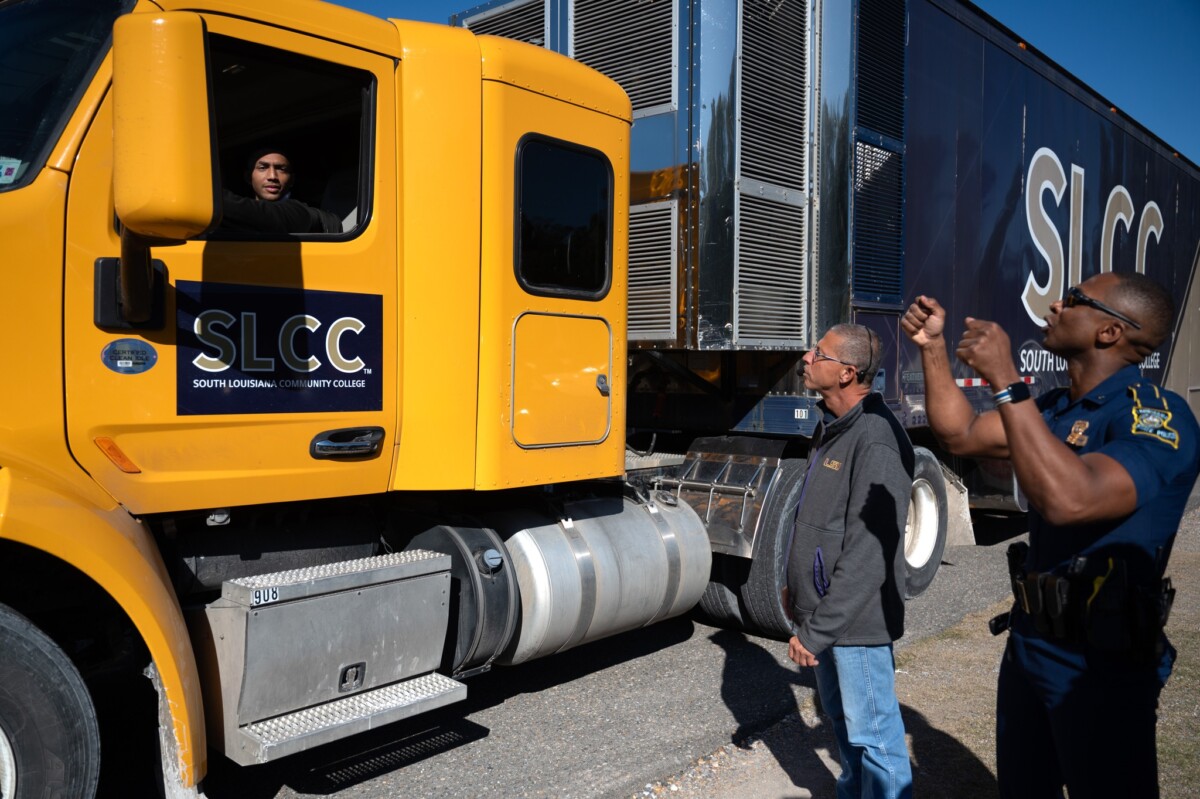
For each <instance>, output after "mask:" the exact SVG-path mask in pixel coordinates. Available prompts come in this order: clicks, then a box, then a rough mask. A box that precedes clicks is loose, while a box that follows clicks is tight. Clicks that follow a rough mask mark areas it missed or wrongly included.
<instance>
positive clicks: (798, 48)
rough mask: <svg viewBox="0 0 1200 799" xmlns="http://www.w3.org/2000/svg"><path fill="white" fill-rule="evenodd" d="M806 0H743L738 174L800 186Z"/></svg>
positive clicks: (805, 104)
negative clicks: (740, 125) (740, 128)
mask: <svg viewBox="0 0 1200 799" xmlns="http://www.w3.org/2000/svg"><path fill="white" fill-rule="evenodd" d="M806 11H807V1H806V0H770V2H768V1H767V0H745V2H744V3H743V12H742V72H741V95H740V98H741V103H742V113H741V122H742V130H741V134H742V135H741V174H742V175H743V176H745V177H750V178H754V179H756V180H761V181H762V182H764V183H770V184H772V185H775V186H782V187H785V188H792V189H796V188H803V187H804V185H805V179H804V173H805V169H804V140H805V121H806V117H807V114H808V104H807V96H806V92H805V87H806V86H807V84H808V81H807V70H808V52H807V50H808V45H807V43H808V32H807V18H806Z"/></svg>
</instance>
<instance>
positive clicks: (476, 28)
mask: <svg viewBox="0 0 1200 799" xmlns="http://www.w3.org/2000/svg"><path fill="white" fill-rule="evenodd" d="M546 3H547V0H515V2H512V3H505V4H504V5H501V6H496V7H495V8H489V9H488V10H487V11H484V12H482V13H480V14H476V15H475V16H472V17H465V18H463V21H462V24H463V27H464V28H468V29H469V30H471V31H472V32H473V33H484V34H490V35H492V36H503V37H505V38H506V39H516V40H517V41H521V42H529V43H530V44H536V45H538V46H539V47H546V46H547V43H546V42H547V36H546V24H547V23H546V20H547V19H548V18H549V16H548V15H547V13H546V10H547V9H546Z"/></svg>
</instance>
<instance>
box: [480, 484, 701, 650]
mask: <svg viewBox="0 0 1200 799" xmlns="http://www.w3.org/2000/svg"><path fill="white" fill-rule="evenodd" d="M561 511H562V512H561V514H559V518H557V519H553V518H548V517H546V516H541V515H539V514H534V513H532V512H524V511H519V512H510V513H507V514H504V515H503V516H502V517H501V518H499V519H494V520H493V521H494V522H496V524H497V529H498V531H499V532H500V533H501V536H502V537H503V538H504V539H505V542H504V543H505V547H506V549H507V550H508V553H509V555H510V557H511V559H512V564H513V568H514V570H515V572H516V575H517V583H518V585H519V587H520V596H521V599H520V602H521V609H520V623H519V627H518V630H517V633H516V635H514V636H513V639H512V641H511V642H510V643H509V645H508V647H507V648H506V649H505V650H504V652H503V653H502V654H501V656H500V657H499V658H498V659H497V662H500V663H505V664H513V663H522V662H524V661H526V660H532V659H533V658H537V657H543V656H545V655H550V654H553V653H555V652H561V651H563V650H565V649H570V648H571V647H573V646H576V645H578V644H582V643H585V642H587V641H594V640H596V639H598V638H603V637H605V636H608V635H613V634H615V633H619V632H624V631H626V630H632V629H635V628H638V627H644V626H646V625H647V624H651V623H653V622H656V621H660V620H662V619H666V618H670V617H672V616H678V615H680V614H682V613H685V612H686V611H688V610H690V609H691V608H692V606H694V605H695V604H696V603H697V602H698V601H699V599H700V596H701V594H703V593H704V588H705V586H706V585H707V584H708V580H709V572H710V570H711V566H712V552H711V549H710V547H709V541H708V534H707V533H706V532H705V529H704V524H703V522H701V521H700V518H699V517H698V516H697V515H696V513H695V511H693V510H692V509H691V508H690V507H688V506H687V505H686V504H680V503H676V502H675V499H674V497H672V496H670V495H668V494H656V495H655V496H654V497H652V498H651V500H650V501H648V502H636V501H634V500H632V499H630V498H628V497H621V498H618V497H611V498H590V499H583V500H579V501H575V502H567V503H564V504H563V506H562V508H561Z"/></svg>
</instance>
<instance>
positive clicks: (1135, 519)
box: [1027, 365, 1200, 585]
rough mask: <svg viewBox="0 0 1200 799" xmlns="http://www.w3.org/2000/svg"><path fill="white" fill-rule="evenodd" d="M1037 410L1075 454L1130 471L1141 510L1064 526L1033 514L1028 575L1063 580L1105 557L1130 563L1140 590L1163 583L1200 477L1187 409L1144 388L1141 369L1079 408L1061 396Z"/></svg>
mask: <svg viewBox="0 0 1200 799" xmlns="http://www.w3.org/2000/svg"><path fill="white" fill-rule="evenodd" d="M1037 403H1038V408H1039V409H1041V411H1042V417H1043V418H1044V419H1045V420H1046V424H1047V425H1049V427H1050V430H1051V431H1052V432H1053V433H1054V435H1055V436H1056V437H1057V438H1058V439H1059V440H1060V441H1064V442H1066V444H1067V446H1069V447H1071V449H1073V450H1074V451H1075V452H1076V453H1078V454H1079V455H1083V454H1084V453H1088V452H1101V453H1103V454H1105V455H1107V456H1109V457H1111V458H1112V459H1113V460H1115V461H1117V462H1118V463H1120V464H1121V465H1122V466H1123V467H1125V470H1126V471H1127V472H1129V476H1130V477H1131V478H1132V479H1133V483H1134V486H1135V487H1136V489H1137V506H1136V509H1135V510H1134V512H1133V513H1132V514H1131V515H1129V516H1127V517H1125V518H1122V519H1115V520H1113V519H1110V520H1104V521H1099V522H1088V523H1085V524H1078V525H1067V526H1055V525H1052V524H1050V523H1048V522H1046V521H1045V520H1044V519H1042V518H1041V515H1040V514H1038V513H1037V512H1036V511H1035V510H1031V512H1030V515H1029V544H1030V551H1029V562H1028V563H1027V568H1028V569H1029V570H1030V571H1036V572H1047V571H1057V572H1058V573H1062V572H1063V570H1064V569H1065V567H1066V565H1067V564H1068V563H1069V562H1070V560H1071V558H1072V557H1073V556H1074V555H1077V554H1082V555H1092V556H1098V555H1101V554H1103V555H1104V556H1109V555H1117V556H1120V557H1124V558H1126V559H1127V561H1128V564H1129V566H1130V569H1131V574H1130V576H1131V577H1132V578H1133V580H1134V582H1135V583H1141V584H1143V585H1146V584H1148V583H1149V581H1150V580H1153V579H1156V578H1158V577H1161V576H1162V571H1163V569H1164V568H1165V565H1166V560H1167V557H1168V556H1169V555H1170V546H1171V544H1172V542H1173V541H1174V537H1175V532H1176V530H1177V529H1178V527H1179V522H1180V519H1181V518H1182V517H1183V512H1184V510H1185V508H1186V504H1187V499H1188V496H1189V495H1190V494H1191V491H1192V486H1193V485H1194V484H1195V482H1196V475H1197V471H1198V470H1200V449H1198V444H1197V439H1198V438H1200V428H1198V427H1197V424H1196V418H1195V416H1194V415H1193V414H1192V411H1191V409H1190V408H1189V407H1188V405H1187V403H1186V402H1185V401H1184V400H1183V399H1182V398H1181V397H1180V396H1179V395H1178V394H1175V393H1174V392H1171V391H1167V390H1166V389H1163V388H1160V387H1159V386H1157V385H1155V384H1154V383H1151V382H1149V381H1147V380H1143V379H1142V376H1141V373H1140V371H1139V370H1138V367H1137V366H1136V365H1130V366H1127V367H1125V368H1124V369H1122V370H1120V371H1119V372H1117V373H1116V374H1114V375H1112V376H1110V377H1109V378H1108V379H1107V380H1105V381H1103V382H1102V383H1100V385H1098V386H1096V387H1095V388H1094V389H1092V390H1091V391H1090V392H1088V393H1087V394H1086V395H1085V396H1083V397H1081V398H1080V399H1079V400H1077V401H1075V402H1072V401H1071V397H1070V395H1069V394H1068V392H1067V389H1065V388H1057V389H1053V390H1051V391H1049V392H1047V393H1046V394H1044V395H1042V396H1041V397H1039V398H1038V400H1037ZM1160 548H1161V555H1160V554H1159V552H1160Z"/></svg>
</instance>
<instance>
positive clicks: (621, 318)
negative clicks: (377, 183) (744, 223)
mask: <svg viewBox="0 0 1200 799" xmlns="http://www.w3.org/2000/svg"><path fill="white" fill-rule="evenodd" d="M493 46H494V47H497V48H499V47H500V45H499V44H495V43H493V42H491V41H489V42H487V43H485V44H484V49H485V58H484V71H485V74H484V87H483V117H484V123H483V129H484V136H483V141H484V151H483V168H482V171H483V186H484V202H483V206H482V230H483V245H482V247H483V252H482V261H483V263H482V271H481V285H480V289H481V290H480V298H481V299H480V303H481V304H480V330H481V340H480V348H479V352H480V364H479V375H480V379H479V386H480V394H479V420H480V422H479V448H478V451H479V458H478V461H477V475H476V485H477V487H480V488H499V487H507V486H513V485H531V484H537V483H538V482H557V481H561V480H563V479H584V478H589V477H606V476H612V475H614V474H620V473H621V472H622V471H623V468H624V422H625V395H624V391H625V388H624V385H625V379H624V377H625V376H624V369H625V352H626V334H625V302H626V296H627V284H626V253H625V252H624V249H625V248H624V246H620V247H617V246H614V242H621V244H622V245H623V244H624V242H625V241H626V228H627V225H628V210H627V209H628V174H627V172H626V171H625V166H624V164H625V162H624V159H623V158H615V157H610V154H615V153H624V152H627V148H628V134H629V127H628V123H627V121H625V120H624V119H622V118H620V117H619V116H618V115H617V114H615V113H614V114H610V113H606V112H604V111H602V110H599V109H597V108H594V107H587V106H586V105H583V104H578V103H572V102H564V100H563V98H561V97H556V96H551V95H552V92H550V91H545V92H539V91H537V90H536V87H537V78H536V77H534V76H532V73H531V77H530V78H529V79H528V80H525V76H524V74H523V73H522V66H523V65H522V64H521V62H520V56H521V54H520V53H519V52H511V53H510V52H503V51H501V52H500V53H499V54H498V55H497V54H493V53H489V52H487V49H486V48H487V47H493ZM493 64H501V65H502V66H503V70H501V69H500V68H499V67H497V68H496V74H494V75H492V74H489V73H488V69H489V66H490V65H493ZM564 68H566V67H565V65H564ZM514 76H516V77H514ZM517 84H519V85H517ZM530 87H533V88H534V89H535V90H530ZM621 99H622V101H624V97H622V98H621ZM626 102H627V101H626Z"/></svg>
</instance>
